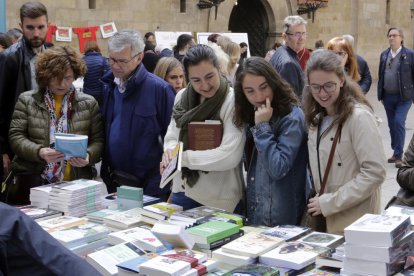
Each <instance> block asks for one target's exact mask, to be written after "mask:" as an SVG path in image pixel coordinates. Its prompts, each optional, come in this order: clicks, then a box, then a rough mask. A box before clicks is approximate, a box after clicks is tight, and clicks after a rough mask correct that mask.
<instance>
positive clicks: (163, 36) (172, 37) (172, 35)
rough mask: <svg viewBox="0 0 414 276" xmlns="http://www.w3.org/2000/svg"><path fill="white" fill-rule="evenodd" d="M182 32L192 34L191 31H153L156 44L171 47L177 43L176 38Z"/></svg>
mask: <svg viewBox="0 0 414 276" xmlns="http://www.w3.org/2000/svg"><path fill="white" fill-rule="evenodd" d="M182 34H189V35H192V33H191V32H155V40H156V41H157V45H159V46H161V47H164V48H168V49H171V50H172V48H173V47H174V46H175V45H177V38H178V37H179V36H180V35H182Z"/></svg>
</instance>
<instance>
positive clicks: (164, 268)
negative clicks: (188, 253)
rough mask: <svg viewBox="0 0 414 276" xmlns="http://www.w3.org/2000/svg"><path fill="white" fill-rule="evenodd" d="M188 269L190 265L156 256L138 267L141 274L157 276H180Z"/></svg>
mask: <svg viewBox="0 0 414 276" xmlns="http://www.w3.org/2000/svg"><path fill="white" fill-rule="evenodd" d="M190 269H191V265H190V263H188V262H186V261H182V260H178V259H173V258H169V257H166V256H157V257H155V258H152V259H150V260H148V261H147V262H145V263H142V264H141V265H140V266H139V270H140V273H141V274H144V275H157V276H164V275H165V276H170V275H172V276H182V275H183V274H184V273H185V272H187V271H189V270H190Z"/></svg>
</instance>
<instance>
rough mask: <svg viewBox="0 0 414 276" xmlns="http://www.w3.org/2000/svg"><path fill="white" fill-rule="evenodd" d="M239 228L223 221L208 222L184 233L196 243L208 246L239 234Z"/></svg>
mask: <svg viewBox="0 0 414 276" xmlns="http://www.w3.org/2000/svg"><path fill="white" fill-rule="evenodd" d="M239 230H240V227H239V226H238V225H237V224H233V223H229V222H224V221H209V222H206V223H203V224H200V225H197V226H194V227H191V228H189V229H186V230H185V231H186V232H187V233H188V234H190V236H191V237H192V238H193V239H194V241H195V242H196V243H200V244H210V243H212V242H215V241H217V240H220V239H222V238H225V237H228V236H231V235H233V234H235V233H237V232H239Z"/></svg>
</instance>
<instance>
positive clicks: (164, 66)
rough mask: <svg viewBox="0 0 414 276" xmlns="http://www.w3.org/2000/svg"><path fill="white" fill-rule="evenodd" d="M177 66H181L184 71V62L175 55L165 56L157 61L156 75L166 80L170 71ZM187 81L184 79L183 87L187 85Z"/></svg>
mask: <svg viewBox="0 0 414 276" xmlns="http://www.w3.org/2000/svg"><path fill="white" fill-rule="evenodd" d="M177 67H181V69H183V72H184V67H183V65H182V63H181V62H180V61H179V60H178V59H176V58H175V57H163V58H161V59H160V60H159V61H158V62H157V66H155V69H154V75H157V76H158V77H160V78H162V79H163V80H166V78H167V75H168V73H170V72H171V71H172V70H174V69H175V68H177ZM186 85H187V84H186V81H185V80H184V81H183V87H185V86H186Z"/></svg>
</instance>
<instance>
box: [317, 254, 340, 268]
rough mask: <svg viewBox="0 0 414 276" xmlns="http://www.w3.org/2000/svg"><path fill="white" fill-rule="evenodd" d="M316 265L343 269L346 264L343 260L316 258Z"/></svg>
mask: <svg viewBox="0 0 414 276" xmlns="http://www.w3.org/2000/svg"><path fill="white" fill-rule="evenodd" d="M315 264H316V266H317V267H321V266H327V267H333V268H343V267H344V262H343V261H341V260H337V259H334V258H332V257H322V256H319V257H316V261H315Z"/></svg>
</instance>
